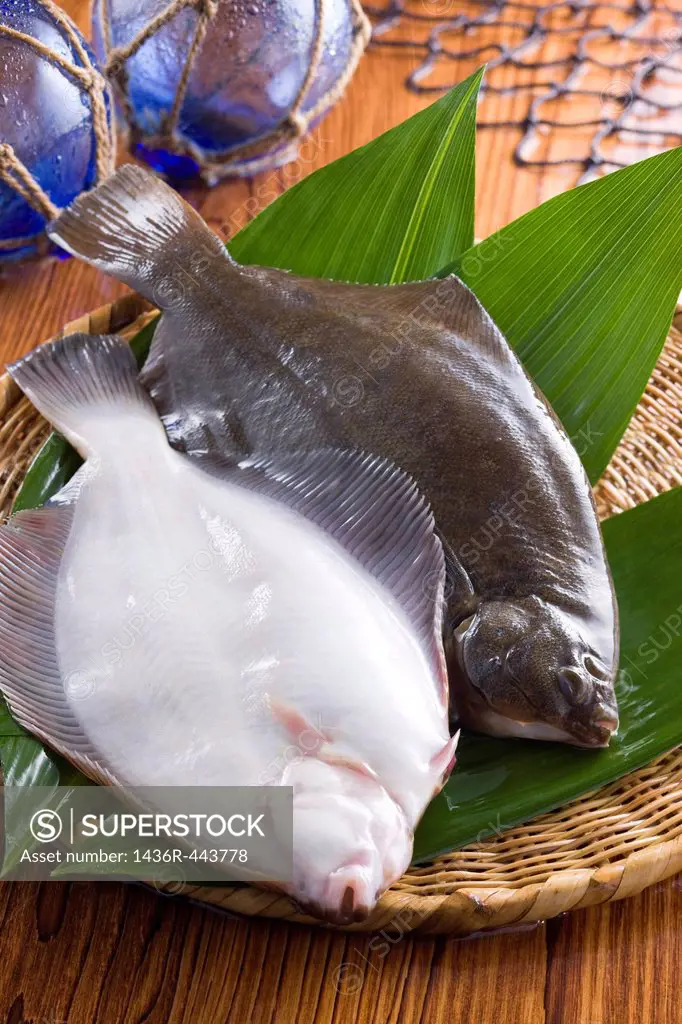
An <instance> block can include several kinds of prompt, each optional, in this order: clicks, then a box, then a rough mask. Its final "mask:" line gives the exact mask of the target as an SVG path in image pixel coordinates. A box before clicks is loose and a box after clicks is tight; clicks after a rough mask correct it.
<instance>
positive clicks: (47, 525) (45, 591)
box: [0, 506, 112, 784]
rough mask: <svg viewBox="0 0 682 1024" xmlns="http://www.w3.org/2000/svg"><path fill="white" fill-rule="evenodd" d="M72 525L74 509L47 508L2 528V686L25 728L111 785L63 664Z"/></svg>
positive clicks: (17, 517)
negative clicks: (63, 568) (59, 628)
mask: <svg viewBox="0 0 682 1024" xmlns="http://www.w3.org/2000/svg"><path fill="white" fill-rule="evenodd" d="M72 520H73V508H69V507H67V506H60V507H51V508H39V509H31V510H26V511H23V512H18V513H17V514H16V515H15V516H14V517H13V518H12V519H10V521H9V522H8V523H6V524H5V525H4V526H2V527H0V689H1V690H2V692H3V695H4V696H5V698H6V700H7V703H8V704H9V708H10V711H11V712H12V715H13V716H14V717H15V718H16V720H17V721H18V722H19V723H20V724H21V725H23V726H24V727H25V728H26V729H28V730H29V732H32V733H34V734H35V735H36V736H39V737H40V739H42V740H44V741H45V742H46V743H48V744H49V745H50V746H51V747H53V748H54V749H55V750H57V751H59V753H60V754H63V755H64V756H65V757H67V758H68V759H69V760H70V761H72V762H73V763H74V764H75V765H76V766H77V767H78V768H80V769H81V771H83V772H85V774H86V775H89V776H90V778H92V779H95V780H96V781H98V782H102V783H105V784H106V783H110V782H111V781H112V776H111V775H110V773H109V772H108V771H107V769H106V767H105V766H104V765H102V764H101V763H99V762H98V760H97V754H96V751H95V750H94V748H93V747H92V745H91V743H90V741H89V739H88V737H87V736H86V735H85V733H84V731H83V728H82V726H81V724H80V723H79V721H78V719H77V718H76V715H75V714H74V712H73V710H72V709H71V706H70V704H69V700H68V698H67V695H66V693H65V689H64V681H63V680H62V678H61V675H60V672H59V666H58V662H57V646H56V641H55V633H54V629H55V601H56V594H57V580H58V575H59V566H60V563H61V560H62V556H63V553H64V548H65V546H66V543H67V541H68V537H69V533H70V531H71V523H72Z"/></svg>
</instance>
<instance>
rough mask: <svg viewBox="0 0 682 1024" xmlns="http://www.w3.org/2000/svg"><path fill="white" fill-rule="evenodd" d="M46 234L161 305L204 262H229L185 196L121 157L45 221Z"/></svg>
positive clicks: (191, 282) (183, 291) (181, 290)
mask: <svg viewBox="0 0 682 1024" xmlns="http://www.w3.org/2000/svg"><path fill="white" fill-rule="evenodd" d="M47 230H48V234H49V236H50V238H51V239H52V240H53V241H54V242H57V243H58V244H59V245H61V246H62V247H63V248H64V249H66V250H67V251H68V252H70V253H72V254H73V255H74V256H80V257H81V259H84V260H87V262H88V263H92V264H94V265H95V266H96V267H99V268H100V269H101V270H104V271H106V273H108V274H111V275H112V276H113V277H115V278H117V279H118V280H119V281H124V282H125V283H126V284H129V285H130V286H131V287H132V288H134V289H135V290H136V291H138V292H139V293H140V294H141V295H143V296H144V297H145V298H146V299H148V300H149V301H150V302H153V303H154V305H156V306H158V307H159V309H168V308H172V307H177V306H179V305H181V304H182V302H183V301H184V299H185V298H186V297H187V295H188V293H189V292H190V291H191V290H193V288H195V287H196V285H197V283H198V280H199V278H200V277H201V276H202V275H203V273H204V272H205V270H206V268H207V266H208V265H209V264H215V265H216V266H218V267H221V269H223V270H224V269H225V268H226V267H228V268H229V267H230V266H233V265H234V264H233V263H232V260H231V259H230V257H229V256H228V254H227V250H226V249H225V247H224V246H223V245H222V243H221V242H220V240H219V239H218V238H217V236H216V235H214V234H213V232H212V231H211V229H210V228H209V227H208V225H207V224H206V223H205V222H204V221H203V220H202V218H201V217H200V216H199V214H198V213H197V212H196V211H195V210H193V209H192V207H191V206H190V205H189V203H186V202H185V200H184V199H183V198H182V197H181V196H179V195H178V193H177V192H175V191H173V189H172V188H170V187H169V186H168V185H167V184H166V183H165V182H164V181H162V180H161V179H160V178H157V177H156V176H155V175H153V174H151V173H150V172H149V171H145V170H144V169H143V168H141V167H135V166H134V165H133V164H125V165H124V166H123V167H120V168H119V169H118V171H116V173H115V174H113V175H112V176H111V177H110V178H107V180H106V181H104V182H102V184H101V185H98V186H97V188H94V189H93V190H92V191H90V192H84V193H83V194H82V195H81V196H79V197H78V198H77V199H75V200H74V202H73V203H72V204H71V205H70V206H69V207H68V209H66V210H64V211H63V212H62V213H61V214H60V215H59V216H58V217H57V218H56V220H53V221H52V223H51V224H49V225H48V229H47Z"/></svg>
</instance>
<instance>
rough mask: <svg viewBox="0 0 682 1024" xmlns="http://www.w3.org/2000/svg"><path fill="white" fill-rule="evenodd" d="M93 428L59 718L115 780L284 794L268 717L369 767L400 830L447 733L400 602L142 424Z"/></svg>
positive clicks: (287, 515)
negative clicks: (279, 709)
mask: <svg viewBox="0 0 682 1024" xmlns="http://www.w3.org/2000/svg"><path fill="white" fill-rule="evenodd" d="M90 415H92V414H90ZM96 429H97V434H98V435H100V436H106V437H107V438H108V439H109V440H107V443H106V446H105V447H103V449H102V451H103V457H102V460H101V462H100V464H99V465H98V466H96V467H93V468H92V469H91V470H90V472H88V473H87V474H86V476H85V479H84V483H83V486H82V490H81V493H80V496H79V499H78V501H77V503H76V509H75V516H74V521H73V526H72V530H71V535H70V539H69V543H68V545H67V548H66V551H65V554H64V558H63V561H62V567H61V570H60V581H59V586H58V600H57V609H56V638H57V650H58V663H59V667H60V671H61V675H62V679H63V680H64V681H65V682H66V684H67V685H66V692H67V694H68V693H69V692H73V693H74V694H75V699H74V698H73V697H72V698H71V700H70V703H71V707H72V710H73V712H74V714H75V715H76V717H77V718H78V719H79V721H80V722H81V724H82V726H83V728H84V731H85V732H86V733H87V735H88V736H89V738H90V739H91V741H92V743H93V745H94V746H95V748H96V749H97V750H98V751H100V752H101V754H102V757H103V759H104V760H105V761H106V762H107V763H108V764H109V765H110V767H111V768H112V770H113V772H114V774H116V775H117V777H120V778H121V779H125V780H126V781H127V782H128V783H129V784H131V785H143V784H144V785H180V784H197V785H219V784H223V785H225V784H230V785H256V784H259V783H263V782H264V781H267V782H268V783H270V784H272V783H274V782H280V781H281V780H282V774H281V771H280V767H282V766H284V765H285V764H286V763H288V762H289V761H290V760H291V757H292V756H295V754H294V753H293V752H292V743H293V746H294V748H295V746H296V738H295V737H292V736H291V735H290V734H289V732H288V730H287V729H286V728H285V726H284V725H283V724H282V722H281V721H280V720H279V719H278V718H277V717H276V715H275V714H273V702H274V703H275V705H285V706H291V707H293V708H295V710H296V711H297V712H298V713H299V714H300V715H301V716H303V718H305V719H306V720H307V721H309V722H310V723H311V724H312V725H313V726H315V727H316V728H320V729H322V730H323V731H324V732H325V733H329V734H330V735H331V736H333V742H332V743H331V744H328V745H326V746H325V748H324V752H325V753H327V752H329V753H333V754H334V755H337V756H343V757H347V758H350V759H351V760H353V761H357V762H358V763H360V764H366V765H368V766H369V767H370V768H371V769H372V770H373V772H375V773H376V775H377V776H378V777H379V778H380V779H381V780H382V782H383V783H384V784H385V786H386V787H387V789H388V791H389V792H390V793H391V795H393V796H394V798H395V799H396V800H397V801H398V802H399V804H400V805H401V806H402V808H403V810H404V811H405V812H406V815H407V818H408V820H409V821H410V822H411V824H414V823H415V822H416V819H417V817H418V816H419V814H420V813H421V811H422V809H423V807H424V804H425V802H426V801H427V800H428V799H429V797H430V796H431V794H432V792H433V789H434V785H435V783H436V781H437V780H435V779H434V777H433V768H432V766H431V764H430V762H431V760H432V758H434V756H435V755H437V754H438V753H439V751H440V750H441V749H442V747H443V746H444V744H445V743H446V742H447V740H448V733H447V730H446V727H445V721H444V716H443V708H442V703H441V698H440V695H439V694H438V692H437V688H436V687H435V686H434V680H433V674H432V669H431V666H430V665H429V663H428V659H427V657H426V656H425V654H424V652H423V651H422V650H421V648H420V645H419V643H418V642H417V639H416V638H415V636H414V634H413V632H412V629H411V626H410V623H409V622H408V620H407V618H406V616H405V614H404V613H403V611H402V609H401V608H400V607H399V606H398V604H397V602H396V601H395V600H393V599H392V598H391V597H390V595H387V594H386V591H385V590H384V589H383V588H382V587H381V586H380V584H379V583H378V582H377V581H376V580H374V579H373V578H372V577H371V576H370V575H369V574H368V573H367V572H366V571H365V570H364V569H362V568H361V567H360V566H359V565H358V564H357V563H355V562H354V561H353V560H352V559H351V558H350V557H349V556H348V555H347V554H346V552H344V551H343V549H342V548H341V546H340V545H339V544H338V543H336V541H334V540H332V539H330V538H328V537H327V536H326V535H325V534H324V533H323V532H322V530H320V529H319V528H318V527H316V526H315V525H313V524H310V523H308V522H306V521H305V520H304V519H303V518H302V517H301V516H298V515H296V514H295V513H293V512H290V511H289V510H287V509H284V508H283V507H282V506H281V505H278V504H276V503H275V502H274V501H272V500H271V499H270V498H268V497H265V496H262V495H259V494H256V493H253V492H250V491H247V490H245V489H243V488H242V487H240V486H238V485H236V484H230V483H226V482H224V481H218V480H215V479H213V478H212V477H210V476H209V475H208V474H207V473H205V472H203V471H202V470H200V469H197V468H195V466H194V465H193V464H192V463H190V462H189V460H187V459H186V458H184V457H183V456H181V455H179V454H177V453H176V452H174V451H172V450H171V449H170V448H169V447H168V445H167V443H166V440H165V437H164V436H163V434H162V432H161V430H160V429H159V428H157V425H156V424H155V423H153V422H152V421H150V419H149V417H148V416H142V417H139V419H138V420H137V421H136V422H131V423H130V425H129V428H128V429H130V430H131V431H132V432H133V434H134V436H135V439H136V440H135V445H134V446H132V447H131V446H130V444H129V437H130V435H129V434H128V429H126V431H124V432H123V433H121V431H120V429H118V430H117V428H116V425H115V424H114V423H111V424H109V423H107V421H106V420H104V419H103V420H102V422H101V424H98V425H97V428H96ZM88 432H89V434H92V426H90V427H89V429H88ZM126 436H127V438H128V439H126ZM131 453H132V457H131ZM122 470H123V471H122ZM179 637H180V638H182V644H181V647H180V651H181V657H180V658H178V642H177V641H178V638H179ZM302 639H303V641H304V642H302ZM70 680H71V681H73V682H74V683H75V685H69V681H70ZM310 746H311V743H310V737H302V738H301V742H300V747H301V750H300V753H301V755H302V756H305V754H306V751H307V750H309V748H310Z"/></svg>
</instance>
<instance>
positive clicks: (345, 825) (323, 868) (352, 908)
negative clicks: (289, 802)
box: [283, 757, 412, 924]
mask: <svg viewBox="0 0 682 1024" xmlns="http://www.w3.org/2000/svg"><path fill="white" fill-rule="evenodd" d="M283 784H284V785H291V786H293V790H294V804H293V807H294V864H293V883H292V885H291V886H290V888H289V892H290V894H291V896H292V897H293V898H294V900H295V901H296V902H297V903H298V904H299V905H300V906H301V907H302V908H303V909H304V910H306V911H307V912H309V913H311V914H312V915H313V916H315V917H318V918H321V919H322V920H324V921H328V922H330V923H333V924H350V923H351V922H353V921H361V920H363V919H364V918H365V917H367V916H368V915H369V914H370V913H371V911H372V910H373V909H374V907H375V905H376V902H377V900H378V899H379V897H380V896H381V894H382V893H383V892H384V891H385V890H386V889H387V888H388V887H389V885H391V883H392V882H394V881H395V880H396V879H397V878H399V877H400V876H401V875H402V874H403V873H404V872H405V870H406V868H407V867H408V865H409V862H410V858H411V856H412V830H411V829H410V828H409V826H408V824H407V821H406V819H405V815H404V814H403V812H402V810H401V809H400V808H399V807H398V805H397V804H396V802H395V801H394V800H393V799H392V798H391V797H390V796H389V794H388V793H387V792H386V790H385V789H384V787H383V786H382V785H381V784H380V783H379V782H378V781H377V780H376V779H375V778H372V777H370V776H368V775H367V774H365V773H364V772H363V771H361V770H356V769H354V768H352V767H346V766H344V765H335V764H328V763H326V762H324V761H321V760H318V759H317V758H315V757H309V758H303V759H301V760H299V761H295V762H293V763H292V764H291V765H290V766H289V768H288V769H287V773H286V776H285V778H284V779H283Z"/></svg>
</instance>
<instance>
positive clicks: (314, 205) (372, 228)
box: [229, 69, 483, 284]
mask: <svg viewBox="0 0 682 1024" xmlns="http://www.w3.org/2000/svg"><path fill="white" fill-rule="evenodd" d="M482 75H483V69H481V70H479V71H477V72H476V73H475V74H473V75H471V77H470V78H467V79H466V80H465V81H464V82H462V83H461V84H460V85H458V86H457V87H456V88H455V89H453V90H452V91H451V92H449V93H448V94H447V95H446V96H444V97H443V98H442V99H440V100H439V101H438V102H437V103H434V104H432V106H430V107H427V109H426V110H423V111H422V112H421V113H419V114H415V116H414V117H411V118H410V119H409V120H408V121H405V122H403V123H402V124H400V125H398V127H397V128H393V129H391V131H388V132H386V133H385V134H384V135H380V136H379V138H377V139H374V141H373V142H370V143H368V144H367V145H366V146H363V147H362V148H361V149H356V150H355V151H354V152H352V153H349V154H348V156H344V157H342V158H341V159H340V160H335V161H334V162H333V163H331V164H328V165H327V166H326V167H323V168H322V169H321V170H319V171H316V172H315V173H314V174H311V175H309V177H307V178H305V179H304V180H303V181H301V182H299V183H298V184H297V185H294V186H293V188H290V189H289V190H288V191H287V192H286V193H285V194H284V195H283V196H281V197H280V198H279V199H277V200H276V202H274V203H272V204H271V205H270V206H268V207H267V208H266V209H265V210H264V211H263V212H262V213H261V214H260V215H259V216H258V217H256V219H255V220H254V221H252V222H251V224H249V225H247V226H246V227H245V228H244V229H243V230H242V231H240V232H239V234H238V235H236V236H235V237H234V238H233V239H232V241H231V242H230V244H229V248H230V252H231V253H232V255H233V256H234V258H235V259H236V260H238V261H239V262H240V263H259V264H261V265H262V266H270V267H281V268H282V269H285V270H293V271H296V272H297V273H299V274H309V275H311V276H316V277H330V278H338V279H341V280H344V281H359V282H365V283H368V284H392V283H395V282H397V281H408V280H416V279H419V278H424V277H431V276H432V275H433V274H435V273H436V271H438V270H439V269H440V268H441V267H442V266H443V265H444V264H445V263H447V262H448V261H450V260H453V259H455V257H456V256H458V255H459V254H460V253H462V252H464V251H465V249H468V248H469V247H470V246H471V245H472V244H473V240H474V172H475V141H476V139H475V136H476V101H477V98H478V90H479V87H480V84H481V78H482Z"/></svg>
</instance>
